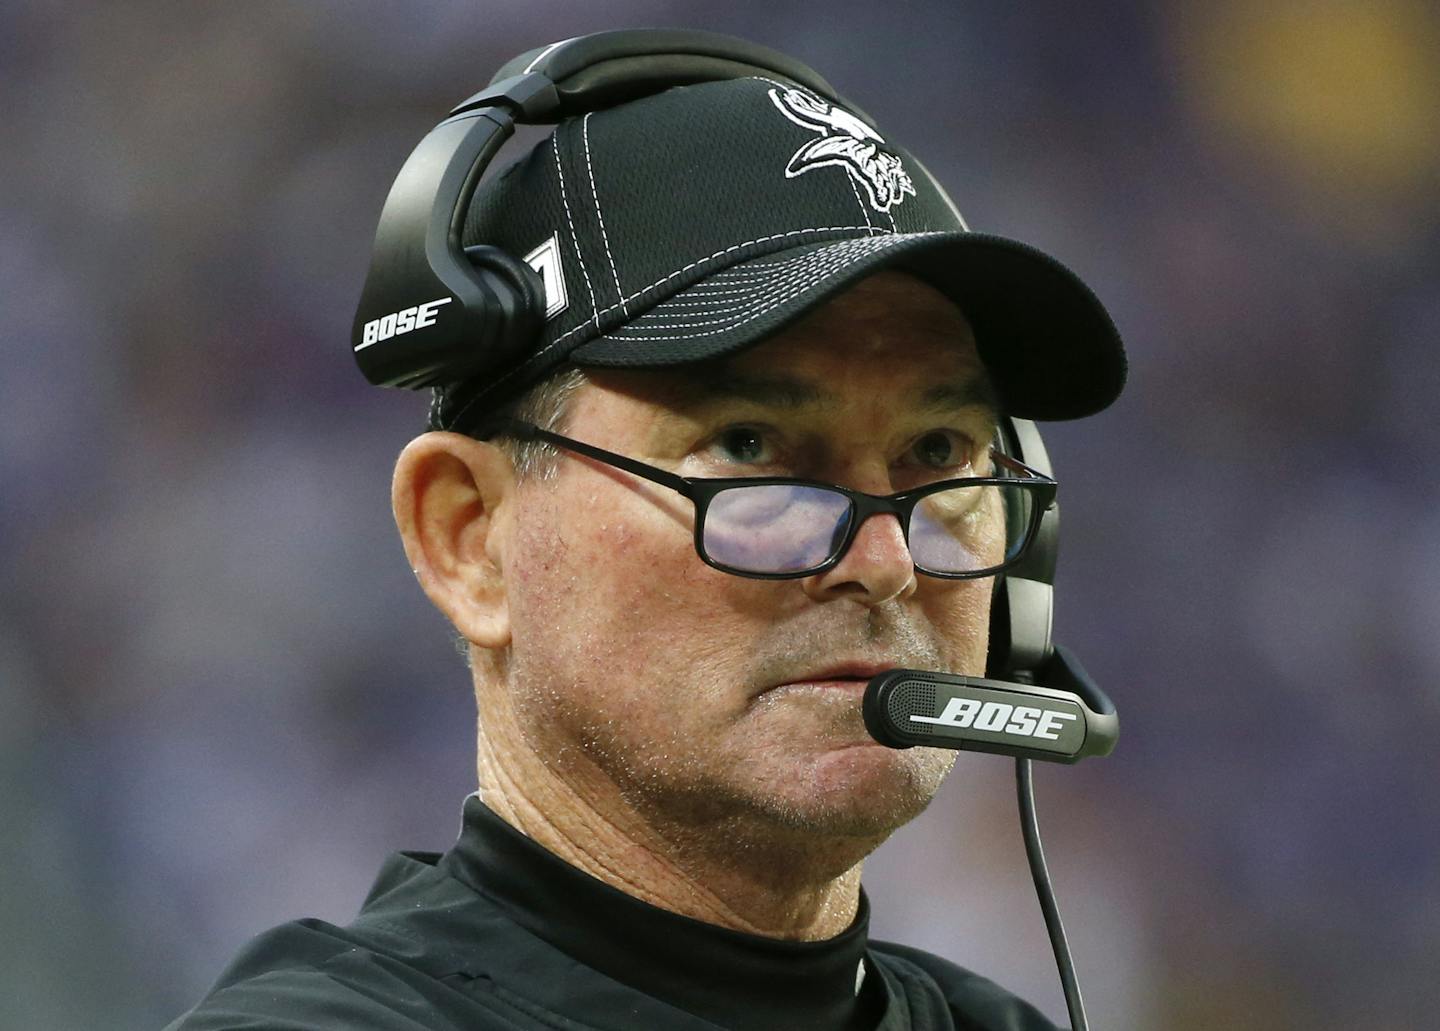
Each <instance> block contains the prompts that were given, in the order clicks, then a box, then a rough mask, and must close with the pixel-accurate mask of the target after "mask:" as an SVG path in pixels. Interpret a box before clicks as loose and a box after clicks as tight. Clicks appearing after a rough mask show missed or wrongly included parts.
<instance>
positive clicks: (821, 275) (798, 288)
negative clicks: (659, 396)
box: [600, 254, 865, 343]
mask: <svg viewBox="0 0 1440 1031" xmlns="http://www.w3.org/2000/svg"><path fill="white" fill-rule="evenodd" d="M863 257H865V255H863V254H860V255H856V256H855V257H853V258H851V259H850V261H847V262H842V263H840V264H838V265H835V266H834V267H831V268H826V269H824V270H823V271H821V272H818V273H817V274H815V275H814V276H812V277H811V278H810V279H807V280H805V281H804V282H801V283H796V284H794V289H792V290H789V291H787V292H786V293H784V294H781V295H780V296H779V297H777V298H776V299H775V300H774V301H773V302H771V303H770V304H768V305H766V306H765V307H763V308H760V309H759V310H758V311H754V312H752V313H751V314H750V315H749V316H747V317H746V318H743V319H740V320H738V321H735V322H730V321H727V320H723V319H722V320H720V321H723V322H726V324H725V325H723V326H721V327H720V328H719V329H707V330H705V331H704V332H701V333H674V334H669V335H666V336H622V335H621V334H618V333H606V334H604V335H603V336H602V337H601V338H600V339H602V340H627V341H633V342H636V343H646V342H649V341H652V340H693V339H695V338H697V337H708V336H715V335H716V334H718V333H728V332H730V331H731V330H732V329H736V328H738V327H740V326H743V325H745V323H747V322H753V321H755V320H756V319H758V318H760V316H762V315H764V314H766V313H767V312H770V311H773V310H775V309H776V308H778V307H780V305H782V304H784V303H785V302H786V301H789V300H792V299H794V298H795V297H798V296H799V295H800V294H802V293H804V292H805V291H806V290H809V289H810V288H811V287H812V286H815V285H816V284H817V283H820V282H823V281H824V280H826V279H829V278H830V277H831V276H834V275H836V274H838V273H840V272H842V271H844V269H845V268H847V267H848V266H850V265H853V264H854V263H855V262H857V261H859V260H860V259H861V258H863ZM710 324H711V323H708V322H695V323H689V325H694V326H705V325H710Z"/></svg>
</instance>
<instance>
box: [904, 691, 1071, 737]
mask: <svg viewBox="0 0 1440 1031" xmlns="http://www.w3.org/2000/svg"><path fill="white" fill-rule="evenodd" d="M1078 718H1079V717H1078V716H1076V715H1075V713H1073V712H1059V711H1057V710H1055V709H1037V708H1035V707H1034V706H1030V705H1008V704H1006V703H1005V702H982V701H980V699H978V698H951V699H950V700H949V701H948V702H946V703H945V709H944V711H943V712H941V713H940V715H939V716H911V717H910V721H911V722H912V723H938V724H940V725H942V726H946V727H969V728H971V729H972V730H990V731H997V732H999V733H1003V734H1016V735H1019V736H1021V737H1038V738H1042V739H1044V740H1046V741H1055V740H1058V739H1059V737H1060V730H1061V729H1063V728H1061V727H1060V726H1059V721H1060V720H1073V719H1078Z"/></svg>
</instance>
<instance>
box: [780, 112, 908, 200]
mask: <svg viewBox="0 0 1440 1031" xmlns="http://www.w3.org/2000/svg"><path fill="white" fill-rule="evenodd" d="M770 100H771V101H772V102H773V103H774V104H775V106H776V107H777V108H779V109H780V113H781V114H782V115H784V116H785V117H786V118H788V119H790V121H792V122H794V123H795V124H796V125H800V126H804V127H805V128H806V129H809V130H810V131H812V132H818V133H819V134H820V138H819V139H817V140H811V141H810V142H809V143H806V144H805V145H804V146H803V147H801V148H800V149H799V150H797V151H796V152H795V154H794V156H793V157H791V158H790V163H789V164H788V165H786V166H785V176H786V178H787V179H793V178H795V177H796V176H797V175H803V174H804V173H806V172H808V171H810V170H811V169H812V168H824V167H825V166H827V165H839V166H840V167H841V168H843V169H845V171H846V172H848V173H849V174H850V178H852V179H854V180H855V181H856V182H858V183H859V184H860V185H861V186H863V187H865V192H866V193H867V194H868V195H869V197H870V206H871V207H872V208H874V209H875V210H876V211H889V210H890V209H891V208H892V207H893V206H894V205H896V204H899V203H900V202H901V201H903V200H904V199H905V196H906V194H909V195H910V196H912V197H913V196H915V184H914V183H912V182H911V181H910V174H909V173H908V172H906V171H905V166H904V165H903V164H901V162H900V158H899V157H898V156H897V155H896V154H894V153H893V152H892V151H891V150H890V149H889V148H887V147H886V146H885V138H884V137H883V136H881V135H880V134H879V133H878V132H876V131H875V130H874V129H872V128H870V126H868V125H866V124H865V123H864V122H862V121H861V120H860V119H858V118H856V117H855V116H854V115H852V114H851V113H850V112H849V111H844V110H841V109H840V108H838V107H835V106H834V105H833V104H829V103H826V102H825V101H823V100H821V99H819V98H818V97H815V96H813V95H812V94H809V93H806V92H804V91H803V90H798V89H786V90H784V91H781V90H778V89H772V90H771V91H770Z"/></svg>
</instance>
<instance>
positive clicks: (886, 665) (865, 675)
mask: <svg viewBox="0 0 1440 1031" xmlns="http://www.w3.org/2000/svg"><path fill="white" fill-rule="evenodd" d="M890 669H895V663H893V662H847V663H842V664H841V665H838V666H827V667H825V668H824V669H820V670H816V671H815V672H813V673H802V674H801V675H800V676H798V677H794V678H793V679H790V680H786V681H784V682H782V683H780V684H776V685H775V686H776V687H784V686H786V685H788V684H815V685H834V686H835V687H846V686H848V685H852V684H857V683H859V684H866V683H869V681H870V678H871V677H874V676H876V675H877V674H880V673H884V672H885V671H886V670H890Z"/></svg>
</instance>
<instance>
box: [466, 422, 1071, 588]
mask: <svg viewBox="0 0 1440 1031" xmlns="http://www.w3.org/2000/svg"><path fill="white" fill-rule="evenodd" d="M500 435H504V436H508V437H511V438H512V439H514V440H519V441H535V440H538V441H542V442H544V443H547V444H551V445H553V446H555V447H560V448H564V449H565V450H567V451H571V452H574V453H575V454H579V455H584V456H585V457H587V458H592V459H594V460H595V461H597V462H601V463H603V464H605V465H608V466H612V467H614V468H616V469H621V470H624V471H625V472H628V473H632V474H634V475H635V476H639V477H640V478H641V479H645V480H649V481H650V482H651V483H658V484H659V485H660V486H662V487H668V488H670V489H671V490H673V491H675V492H676V493H677V494H680V495H681V496H682V497H686V498H688V499H690V502H691V504H693V505H694V506H695V530H694V534H693V536H694V543H695V554H696V555H698V556H699V557H700V561H702V562H704V563H705V564H706V565H707V566H710V567H711V568H712V569H718V570H720V572H722V573H729V574H730V575H731V576H742V577H745V578H747V579H751V580H801V579H804V578H805V577H807V576H816V575H818V574H820V573H825V572H828V571H830V570H831V569H834V568H835V567H836V566H837V565H839V564H840V562H841V560H842V559H844V557H845V556H846V554H847V553H849V551H850V546H851V545H852V544H854V543H855V537H856V535H857V534H858V533H859V532H860V527H862V526H863V525H865V522H866V520H868V519H869V518H870V517H871V516H873V515H883V514H886V513H889V514H892V515H894V516H895V517H896V519H897V520H899V523H900V533H901V536H902V537H903V538H904V540H905V549H906V550H907V551H909V550H910V517H911V513H913V512H914V510H915V506H916V505H917V504H919V503H920V501H921V500H923V499H924V498H926V497H928V496H929V495H931V494H938V493H940V492H941V491H945V490H953V489H955V488H957V487H991V486H994V487H1023V488H1024V489H1026V490H1028V491H1030V492H1031V493H1033V494H1034V495H1035V504H1034V505H1033V506H1032V507H1031V510H1030V525H1029V526H1027V527H1026V528H1025V533H1024V536H1023V537H1022V538H1021V543H1020V546H1019V548H1017V549H1016V551H1015V554H1014V555H1013V556H1012V557H1010V558H1008V559H1006V560H1005V561H1004V562H1002V563H1001V564H1000V565H998V566H992V567H990V568H987V569H981V570H974V571H967V572H962V573H942V572H938V571H936V570H931V569H925V568H924V567H922V566H921V565H920V564H919V563H918V562H916V561H915V555H914V552H911V554H910V561H911V564H912V565H913V566H914V569H915V571H916V572H917V573H923V574H924V575H926V576H930V577H935V578H936V579H940V580H979V579H983V578H984V577H987V576H996V575H998V574H999V573H1001V572H1003V571H1005V570H1006V569H1009V568H1011V567H1012V566H1014V565H1016V564H1017V563H1019V561H1020V560H1021V559H1022V558H1024V557H1025V553H1026V552H1027V551H1029V550H1030V546H1031V545H1032V544H1034V543H1035V536H1036V534H1037V532H1038V531H1039V529H1040V522H1041V520H1042V519H1043V518H1044V516H1045V513H1046V511H1048V510H1049V509H1050V507H1051V506H1052V505H1053V504H1054V503H1055V493H1056V491H1057V489H1058V488H1059V483H1058V481H1056V480H1055V479H1053V478H1052V477H1049V476H1046V475H1045V474H1044V473H1042V472H1040V471H1039V470H1038V469H1032V468H1030V467H1029V466H1028V465H1026V464H1025V463H1024V462H1021V461H1018V460H1016V459H1014V458H1011V457H1010V456H1009V455H1007V454H1005V453H1004V452H1003V451H1001V450H1000V449H999V448H995V447H992V448H991V449H990V457H991V458H992V459H994V460H995V462H996V463H997V464H999V465H1001V466H1003V467H1004V468H1006V469H1009V470H1011V471H1012V472H1016V473H1020V474H1022V476H1023V479H1017V478H1015V477H1009V476H962V477H957V478H954V479H949V480H937V481H935V482H934V483H927V484H925V485H924V486H923V487H914V488H912V489H910V490H903V491H899V492H897V493H895V494H886V495H882V494H869V493H866V492H865V491H862V490H854V489H852V488H850V487H842V486H840V485H839V484H837V483H826V482H824V481H823V480H805V479H800V478H797V477H793V476H733V477H717V476H681V475H679V474H678V473H672V472H670V471H669V470H668V469H661V468H659V467H658V466H654V465H649V464H647V463H645V462H642V461H640V460H639V459H636V458H629V457H627V456H625V455H621V454H616V453H615V452H614V451H607V450H605V449H604V448H602V447H596V446H595V445H594V444H587V443H585V442H584V441H583V440H575V439H573V438H571V437H566V436H563V435H562V434H559V433H553V432H551V431H550V430H546V429H541V428H540V427H539V426H536V425H535V424H534V423H531V422H525V421H523V420H520V419H506V420H503V421H500V422H498V423H496V424H494V425H493V426H492V427H491V428H490V433H489V434H488V436H500ZM782 485H783V486H794V487H818V488H820V489H822V490H829V491H834V492H835V493H837V494H840V495H842V496H844V497H845V498H846V499H847V500H849V502H850V511H851V514H852V515H853V516H854V517H855V518H853V519H852V520H851V522H850V525H849V527H848V529H847V530H846V532H845V539H844V540H843V541H842V542H841V543H840V546H839V547H838V548H836V549H835V554H833V555H832V556H830V557H829V558H827V559H826V560H825V561H824V562H822V563H820V564H819V565H817V566H813V567H810V568H807V569H802V570H791V571H788V572H782V573H760V572H754V571H751V570H746V569H737V568H735V567H734V566H727V565H725V564H724V563H721V562H718V561H716V560H714V559H712V558H711V557H710V555H709V554H708V553H707V552H706V550H705V540H704V531H705V513H706V511H707V510H708V509H709V507H710V502H711V501H713V500H714V499H715V498H716V497H717V496H718V495H719V494H721V493H723V492H724V491H727V490H732V489H734V488H736V487H764V486H782Z"/></svg>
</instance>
